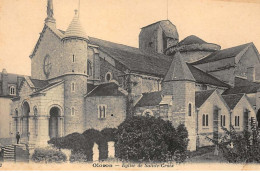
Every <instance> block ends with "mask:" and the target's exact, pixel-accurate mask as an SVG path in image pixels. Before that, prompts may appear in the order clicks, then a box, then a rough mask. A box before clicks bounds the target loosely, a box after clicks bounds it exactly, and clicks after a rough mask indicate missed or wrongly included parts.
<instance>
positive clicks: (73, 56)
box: [72, 54, 76, 62]
mask: <svg viewBox="0 0 260 173" xmlns="http://www.w3.org/2000/svg"><path fill="white" fill-rule="evenodd" d="M75 61H76V58H75V55H74V54H73V55H72V62H75Z"/></svg>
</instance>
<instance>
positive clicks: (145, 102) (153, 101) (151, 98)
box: [135, 91, 162, 107]
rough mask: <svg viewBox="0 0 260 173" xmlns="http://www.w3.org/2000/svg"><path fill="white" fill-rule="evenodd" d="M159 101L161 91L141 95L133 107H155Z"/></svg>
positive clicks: (160, 99)
mask: <svg viewBox="0 0 260 173" xmlns="http://www.w3.org/2000/svg"><path fill="white" fill-rule="evenodd" d="M161 101H162V96H161V91H157V92H150V93H143V97H142V98H141V99H140V100H139V102H138V103H137V104H136V106H135V107H144V106H157V105H159V104H160V102H161Z"/></svg>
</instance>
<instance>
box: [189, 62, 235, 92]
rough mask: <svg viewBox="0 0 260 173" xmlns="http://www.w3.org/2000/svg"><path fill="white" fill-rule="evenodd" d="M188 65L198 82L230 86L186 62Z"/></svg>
mask: <svg viewBox="0 0 260 173" xmlns="http://www.w3.org/2000/svg"><path fill="white" fill-rule="evenodd" d="M187 65H188V67H189V69H190V71H191V73H192V75H193V77H194V78H195V80H196V82H198V83H200V84H210V85H214V86H219V87H226V88H229V87H230V86H229V85H228V84H226V83H224V82H222V81H220V80H219V79H217V78H215V77H214V76H212V75H210V74H208V73H205V72H203V71H202V70H200V69H198V68H196V67H194V66H193V65H191V64H188V63H187Z"/></svg>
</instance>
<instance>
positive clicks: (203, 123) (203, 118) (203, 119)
mask: <svg viewBox="0 0 260 173" xmlns="http://www.w3.org/2000/svg"><path fill="white" fill-rule="evenodd" d="M205 122H206V120H205V114H203V115H202V126H205Z"/></svg>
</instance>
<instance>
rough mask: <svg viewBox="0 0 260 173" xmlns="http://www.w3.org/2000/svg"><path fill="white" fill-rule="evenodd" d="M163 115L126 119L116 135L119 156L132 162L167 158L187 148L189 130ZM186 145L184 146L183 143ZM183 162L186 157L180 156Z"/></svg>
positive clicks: (117, 154) (170, 158) (169, 158)
mask: <svg viewBox="0 0 260 173" xmlns="http://www.w3.org/2000/svg"><path fill="white" fill-rule="evenodd" d="M177 129H178V130H179V131H180V133H179V134H178V133H177V132H176V130H175V128H174V127H173V126H172V124H171V122H169V121H164V120H162V119H160V118H154V117H149V116H147V117H144V116H134V117H130V118H127V119H126V120H125V121H124V122H122V123H121V124H120V125H119V127H118V131H117V134H116V144H115V147H116V156H117V157H118V158H120V159H123V160H130V161H159V162H161V161H167V160H172V159H173V158H174V155H175V154H176V155H177V152H178V153H181V152H185V151H186V149H187V137H188V134H187V130H186V128H185V127H184V126H180V127H178V128H177ZM181 145H182V146H181ZM179 160H180V162H181V161H182V160H183V159H179Z"/></svg>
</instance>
